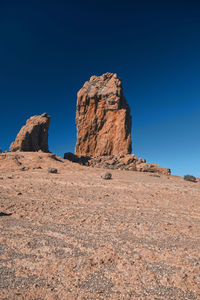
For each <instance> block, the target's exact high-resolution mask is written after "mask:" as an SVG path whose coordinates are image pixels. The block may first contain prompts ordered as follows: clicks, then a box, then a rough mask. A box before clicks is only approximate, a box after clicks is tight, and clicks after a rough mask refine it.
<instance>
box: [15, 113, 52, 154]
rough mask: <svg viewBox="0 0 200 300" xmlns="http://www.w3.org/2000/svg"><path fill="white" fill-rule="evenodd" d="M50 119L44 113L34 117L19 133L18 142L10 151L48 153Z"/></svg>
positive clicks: (16, 141)
mask: <svg viewBox="0 0 200 300" xmlns="http://www.w3.org/2000/svg"><path fill="white" fill-rule="evenodd" d="M49 121H50V117H49V116H48V115H47V114H46V113H44V114H42V115H39V116H33V117H31V118H30V119H28V120H27V121H26V125H25V126H23V127H22V128H21V130H20V131H19V133H18V135H17V137H16V140H15V141H14V142H13V143H12V144H11V145H10V151H13V152H14V151H18V150H19V151H38V150H42V151H43V152H48V151H49V149H48V129H49Z"/></svg>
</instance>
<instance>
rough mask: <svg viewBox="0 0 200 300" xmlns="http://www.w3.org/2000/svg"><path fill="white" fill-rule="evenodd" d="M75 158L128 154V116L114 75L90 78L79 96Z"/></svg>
mask: <svg viewBox="0 0 200 300" xmlns="http://www.w3.org/2000/svg"><path fill="white" fill-rule="evenodd" d="M76 125H77V143H76V148H75V153H76V155H78V156H90V157H94V156H101V155H125V154H128V153H131V151H132V145H131V115H130V108H129V106H128V104H127V102H126V99H125V97H124V95H123V89H122V82H121V80H120V79H119V78H118V77H117V75H116V74H112V73H106V74H103V75H102V76H92V77H91V78H90V80H89V81H87V82H86V83H85V84H84V86H83V87H82V88H81V89H80V91H79V92H78V99H77V110H76Z"/></svg>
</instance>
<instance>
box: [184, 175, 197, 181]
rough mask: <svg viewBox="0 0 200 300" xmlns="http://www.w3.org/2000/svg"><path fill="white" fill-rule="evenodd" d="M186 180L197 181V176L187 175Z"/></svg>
mask: <svg viewBox="0 0 200 300" xmlns="http://www.w3.org/2000/svg"><path fill="white" fill-rule="evenodd" d="M184 180H187V181H192V182H196V177H194V176H192V175H185V176H184Z"/></svg>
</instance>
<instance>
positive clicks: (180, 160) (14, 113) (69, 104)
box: [0, 0, 200, 177]
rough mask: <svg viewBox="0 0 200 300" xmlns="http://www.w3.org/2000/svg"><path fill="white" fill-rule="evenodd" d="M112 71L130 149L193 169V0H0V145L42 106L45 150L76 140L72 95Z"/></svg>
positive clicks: (199, 87)
mask: <svg viewBox="0 0 200 300" xmlns="http://www.w3.org/2000/svg"><path fill="white" fill-rule="evenodd" d="M105 72H113V73H117V74H118V75H119V77H120V78H121V79H122V81H123V86H124V94H125V96H126V99H127V102H128V103H129V105H130V107H131V113H132V117H133V127H132V140H133V152H134V153H135V154H136V155H137V156H139V157H143V158H146V159H147V161H149V162H154V163H158V164H160V165H161V166H164V167H169V168H171V170H172V173H173V174H177V175H181V176H182V175H184V174H188V173H189V174H192V175H194V176H197V177H200V2H199V1H192V0H190V1H189V0H188V1H184V0H182V1H176V0H174V1H170V0H168V1H134V0H132V1H126V0H124V1H117V0H115V1H112V0H111V1H109V0H106V1H105V0H101V1H94V0H93V1H87V0H85V1H81V0H80V1H76V0H74V1H64V0H54V1H52V0H48V1H39V0H28V1H27V0H25V1H21V0H18V1H16V0H13V1H11V0H1V1H0V101H1V106H0V107H1V110H0V112H1V114H0V128H1V129H0V148H2V149H3V150H5V149H8V148H9V145H10V143H11V142H12V141H13V140H14V139H15V137H16V134H17V133H18V131H19V129H20V128H21V126H22V125H24V124H25V120H26V119H27V118H29V117H30V116H31V115H35V114H41V113H43V112H47V113H49V114H50V115H51V117H52V119H51V124H50V130H49V146H50V150H51V151H52V152H54V153H56V154H59V155H61V156H63V153H64V152H68V151H71V152H73V151H74V147H75V143H76V127H75V110H76V94H77V91H78V90H79V89H80V88H81V86H82V85H83V83H84V82H85V81H86V80H88V79H89V77H90V76H91V75H101V74H103V73H105Z"/></svg>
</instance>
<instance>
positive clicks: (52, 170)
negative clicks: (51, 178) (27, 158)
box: [47, 168, 58, 174]
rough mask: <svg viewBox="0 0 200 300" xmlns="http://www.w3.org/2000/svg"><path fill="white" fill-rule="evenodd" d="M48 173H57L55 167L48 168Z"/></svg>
mask: <svg viewBox="0 0 200 300" xmlns="http://www.w3.org/2000/svg"><path fill="white" fill-rule="evenodd" d="M47 171H48V173H54V174H57V173H58V170H57V169H56V168H48V170H47Z"/></svg>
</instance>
